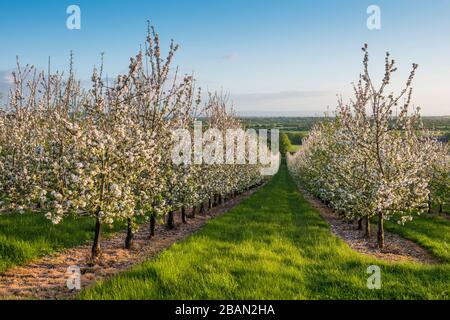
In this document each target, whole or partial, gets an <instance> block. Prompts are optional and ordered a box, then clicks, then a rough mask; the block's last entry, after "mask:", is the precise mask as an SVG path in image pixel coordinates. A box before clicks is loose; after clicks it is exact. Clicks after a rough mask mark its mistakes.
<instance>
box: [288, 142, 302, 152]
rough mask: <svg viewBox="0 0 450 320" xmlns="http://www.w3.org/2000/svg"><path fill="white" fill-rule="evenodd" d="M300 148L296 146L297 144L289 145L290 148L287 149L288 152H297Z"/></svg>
mask: <svg viewBox="0 0 450 320" xmlns="http://www.w3.org/2000/svg"><path fill="white" fill-rule="evenodd" d="M301 147H302V146H301V145H298V144H291V147H290V148H289V150H288V151H289V152H297V151H298V150H300V148H301Z"/></svg>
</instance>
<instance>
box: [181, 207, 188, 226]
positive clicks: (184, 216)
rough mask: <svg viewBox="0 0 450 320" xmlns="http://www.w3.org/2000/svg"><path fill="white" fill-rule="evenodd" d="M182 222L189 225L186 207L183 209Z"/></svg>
mask: <svg viewBox="0 0 450 320" xmlns="http://www.w3.org/2000/svg"><path fill="white" fill-rule="evenodd" d="M181 221H182V222H183V223H187V221H186V208H185V207H184V206H182V207H181Z"/></svg>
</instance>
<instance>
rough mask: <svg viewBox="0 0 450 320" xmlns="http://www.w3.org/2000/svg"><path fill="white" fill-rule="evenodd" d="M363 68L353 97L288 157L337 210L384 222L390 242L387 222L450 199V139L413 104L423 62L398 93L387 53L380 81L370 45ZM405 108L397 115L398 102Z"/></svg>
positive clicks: (297, 174) (307, 184)
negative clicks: (431, 127)
mask: <svg viewBox="0 0 450 320" xmlns="http://www.w3.org/2000/svg"><path fill="white" fill-rule="evenodd" d="M363 52H364V61H363V64H364V70H363V73H362V74H361V75H360V78H359V81H358V82H357V83H356V84H354V98H353V99H352V100H350V102H349V103H344V102H343V101H342V99H340V100H339V102H338V107H337V110H336V116H335V117H334V118H330V119H329V121H325V122H323V123H321V124H318V125H316V126H315V127H314V128H313V129H312V130H311V132H310V134H309V137H308V138H307V139H305V140H304V143H303V148H302V149H301V150H299V151H298V152H297V153H296V154H294V155H289V156H288V166H289V170H290V172H291V174H292V175H293V177H294V178H295V179H296V181H298V182H299V183H300V184H301V186H302V187H304V188H306V189H307V190H309V191H310V192H311V193H313V194H314V195H316V196H318V197H319V198H320V199H322V200H323V201H324V202H325V203H327V204H328V205H329V206H330V207H331V208H333V209H334V210H335V211H336V212H338V213H340V214H341V215H343V216H345V217H346V218H349V219H356V220H358V225H359V228H362V222H363V221H365V226H366V227H365V230H366V236H367V237H370V233H371V230H370V220H371V218H372V217H376V218H377V221H378V232H377V240H378V245H379V247H380V248H382V247H383V246H384V229H383V222H384V221H385V220H386V219H390V218H392V217H394V216H397V217H399V220H398V221H399V223H405V222H407V221H409V220H412V219H413V215H414V214H420V213H422V212H425V211H427V210H429V207H430V205H431V200H432V199H433V201H435V202H437V203H440V204H441V206H442V203H444V202H448V201H449V199H450V192H449V189H450V186H449V184H450V176H449V173H450V171H449V170H450V167H449V163H450V162H449V154H448V145H447V144H444V143H440V142H438V141H437V140H436V139H435V138H433V136H432V135H431V134H430V132H428V131H427V130H425V129H424V128H423V125H422V123H421V120H420V115H419V109H415V110H412V111H411V108H410V104H411V95H412V81H413V78H414V76H415V72H416V69H417V65H416V64H413V67H412V71H411V73H410V75H409V77H408V79H407V81H406V84H405V86H404V88H403V89H402V90H401V91H400V93H398V94H394V93H386V92H387V90H388V86H389V84H390V83H391V76H392V74H393V73H394V72H395V71H396V67H395V63H394V60H391V59H390V57H389V53H387V54H386V59H385V72H384V77H383V79H382V82H381V85H380V86H379V87H376V86H375V84H374V83H373V81H372V78H371V76H370V75H369V66H368V65H369V55H368V50H367V45H365V46H364V48H363ZM396 108H398V109H399V114H398V115H397V116H394V115H393V113H394V111H395V109H396Z"/></svg>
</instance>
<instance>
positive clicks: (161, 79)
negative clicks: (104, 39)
mask: <svg viewBox="0 0 450 320" xmlns="http://www.w3.org/2000/svg"><path fill="white" fill-rule="evenodd" d="M177 49H178V46H177V45H175V44H174V43H173V42H172V43H171V44H170V48H169V50H168V53H167V56H166V57H165V58H163V56H162V53H161V49H160V39H159V36H158V34H157V33H156V32H155V30H154V29H153V28H149V30H148V36H147V39H146V46H145V50H142V51H140V52H139V53H138V54H137V55H136V56H135V57H133V58H131V59H130V64H129V68H128V72H127V73H126V74H123V75H119V76H117V78H116V79H115V80H114V81H111V82H108V81H107V80H105V79H104V76H103V74H104V71H103V63H102V66H101V67H100V68H94V70H93V73H92V79H91V81H92V85H91V87H90V89H83V87H82V86H81V85H80V82H79V81H77V80H76V78H75V74H74V72H73V67H72V61H73V59H72V58H71V63H70V70H69V73H68V74H67V76H66V75H64V73H60V72H54V73H51V71H50V66H49V70H48V71H42V72H39V71H37V70H36V69H35V68H34V67H33V66H29V65H27V66H25V67H21V66H20V64H19V63H18V64H17V70H16V71H15V72H14V73H13V80H14V85H15V87H14V89H13V90H12V91H11V94H10V96H9V101H8V102H7V105H6V106H5V107H4V109H2V110H1V111H0V197H1V199H0V200H1V209H2V213H3V214H8V213H13V212H17V211H25V210H27V211H32V212H35V213H36V214H44V215H45V216H46V217H47V218H48V219H50V220H51V221H52V222H53V223H59V222H60V221H61V220H62V219H63V218H64V217H65V216H67V215H83V216H85V215H89V216H92V217H94V218H95V221H96V222H95V235H94V242H93V246H92V258H93V259H94V260H96V259H97V258H98V257H99V256H100V254H101V248H100V237H101V229H102V226H103V225H104V224H113V223H116V222H126V224H127V237H126V241H125V243H126V244H125V245H126V247H128V248H129V247H131V245H132V240H133V234H134V231H135V230H136V227H137V220H138V218H139V217H147V218H148V219H149V224H150V234H151V236H152V235H154V231H155V224H156V223H157V222H158V221H159V222H162V221H164V220H165V222H164V223H166V224H167V227H168V228H174V213H175V212H177V211H180V212H181V214H182V220H183V222H186V212H187V209H188V208H193V210H191V212H192V213H191V216H194V215H195V212H196V210H197V211H198V212H200V211H203V210H205V207H206V206H208V207H211V206H213V205H216V204H218V203H220V202H222V201H224V200H225V199H226V198H230V197H233V196H235V195H237V194H239V193H241V192H243V191H245V190H247V189H249V188H252V187H254V186H256V185H258V184H260V183H261V182H262V181H263V176H261V173H260V166H259V165H257V164H236V165H230V164H226V165H221V164H216V165H203V164H192V165H183V164H181V165H175V164H174V163H173V162H172V159H171V150H172V146H173V145H174V143H175V141H174V140H173V137H172V134H171V133H172V130H175V129H187V130H191V131H192V129H193V123H194V121H195V120H196V118H197V117H198V116H199V115H202V116H203V117H205V119H206V121H205V122H206V126H208V127H210V128H217V129H219V130H224V129H229V128H231V129H233V128H236V129H237V128H241V127H242V124H241V122H240V121H239V120H238V119H237V118H236V117H234V116H233V113H232V112H230V111H229V110H228V108H227V103H226V99H224V98H222V96H220V95H218V94H210V95H209V99H208V100H207V101H206V103H202V102H201V101H200V100H201V99H200V90H199V89H196V88H195V81H194V79H193V77H192V76H190V75H185V76H182V77H180V76H179V75H178V72H171V64H172V61H173V57H174V55H175V53H176V51H177ZM247 163H248V162H247Z"/></svg>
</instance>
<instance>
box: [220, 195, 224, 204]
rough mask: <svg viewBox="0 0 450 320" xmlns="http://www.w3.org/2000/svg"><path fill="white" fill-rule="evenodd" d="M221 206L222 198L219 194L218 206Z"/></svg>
mask: <svg viewBox="0 0 450 320" xmlns="http://www.w3.org/2000/svg"><path fill="white" fill-rule="evenodd" d="M221 204H223V197H222V195H221V194H219V205H221Z"/></svg>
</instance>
